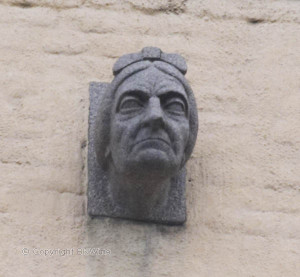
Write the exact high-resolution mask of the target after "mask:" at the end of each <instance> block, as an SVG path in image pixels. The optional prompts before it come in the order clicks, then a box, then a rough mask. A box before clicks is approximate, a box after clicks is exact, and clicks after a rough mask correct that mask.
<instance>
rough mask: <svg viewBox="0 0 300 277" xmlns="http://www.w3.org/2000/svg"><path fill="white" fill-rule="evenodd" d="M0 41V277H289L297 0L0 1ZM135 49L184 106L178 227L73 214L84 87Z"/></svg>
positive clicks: (299, 157)
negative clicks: (148, 52)
mask: <svg viewBox="0 0 300 277" xmlns="http://www.w3.org/2000/svg"><path fill="white" fill-rule="evenodd" d="M0 38H1V39H0V71H1V74H0V84H1V85H0V91H1V92H0V108H1V112H0V176H1V178H0V222H1V223H0V226H1V227H0V276H1V277H2V276H3V277H15V276H30V277H31V276H109V277H114V276H130V277H131V276H132V277H135V276H136V277H138V276H146V277H148V276H149V277H150V276H153V277H154V276H155V277H157V276H170V277H175V276H176V277H177V276H186V277H188V276H189V277H206V276H216V277H227V276H228V277H234V276H237V277H241V276H242V277H243V276H245V277H246V276H247V277H254V276H255V277H262V276H266V277H269V276H272V277H282V276H284V277H296V276H298V274H299V272H300V176H299V175H300V150H299V147H300V125H299V122H300V67H299V66H300V51H299V49H300V2H299V1H284V0H280V1H267V0H266V1H262V0H261V1H259V0H255V1H250V0H245V1H235V0H228V1H220V0H213V1H212V0H202V1H199V0H185V1H182V0H181V1H179V0H176V1H172V0H168V1H167V0H163V1H154V0H151V1H146V0H144V1H139V0H126V1H117V0H103V1H101V0H65V1H63V0H27V1H24V0H0ZM144 46H157V47H160V48H162V49H163V50H164V51H166V52H176V53H180V54H182V55H183V56H184V57H185V58H186V59H187V62H188V65H189V70H188V74H187V78H188V79H189V80H190V83H191V85H192V87H193V89H194V91H195V94H196V97H197V102H198V109H199V123H200V126H199V136H198V141H197V145H196V149H195V151H194V154H193V156H192V158H191V160H190V161H189V164H188V181H187V204H188V206H187V208H188V221H187V223H186V225H185V226H183V227H163V226H159V225H151V224H142V223H134V222H131V221H123V220H113V219H101V220H90V219H88V216H87V214H86V187H87V176H86V148H87V147H86V146H87V118H88V105H89V100H88V84H89V82H91V81H102V82H109V81H110V80H111V79H112V73H111V68H112V65H113V63H114V62H115V61H116V58H117V57H119V56H120V55H122V54H124V53H130V52H136V51H138V50H140V49H141V48H142V47H144ZM84 247H86V248H101V249H108V250H110V251H111V253H110V255H91V254H88V255H80V253H74V255H65V256H62V255H57V254H53V255H50V254H49V255H48V256H45V255H43V253H41V252H39V253H40V254H37V252H36V251H42V250H45V249H52V250H54V249H61V250H63V249H74V251H77V249H78V248H84ZM23 248H26V249H28V251H29V253H28V255H23V254H22V249H23ZM34 251H35V252H34ZM60 253H61V254H62V252H60ZM25 254H26V253H25Z"/></svg>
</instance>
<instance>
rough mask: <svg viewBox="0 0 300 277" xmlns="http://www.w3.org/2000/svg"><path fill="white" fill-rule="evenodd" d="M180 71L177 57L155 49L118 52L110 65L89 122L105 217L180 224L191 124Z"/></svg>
mask: <svg viewBox="0 0 300 277" xmlns="http://www.w3.org/2000/svg"><path fill="white" fill-rule="evenodd" d="M186 70H187V67H186V63H185V60H184V59H183V58H182V57H181V56H179V55H177V54H166V53H163V52H162V51H161V50H160V49H158V48H154V47H146V48H144V49H143V50H142V51H141V52H139V53H135V54H128V55H124V56H122V57H121V58H119V60H118V61H117V62H116V64H115V65H114V68H113V72H114V76H115V77H114V79H113V81H112V82H111V84H109V86H108V87H107V89H106V91H105V92H104V95H103V97H102V100H101V104H100V105H99V107H98V113H97V119H96V124H95V126H94V128H95V130H94V149H95V152H96V157H97V161H98V164H99V167H100V168H101V170H102V172H103V174H104V175H105V176H106V180H107V181H106V186H107V189H106V193H107V197H108V198H109V201H110V202H111V203H110V205H111V206H112V208H111V209H112V210H113V212H112V215H111V216H116V217H125V218H132V219H137V220H149V221H158V222H162V223H175V224H176V223H182V222H184V221H185V203H184V200H185V198H184V197H185V196H184V179H185V171H184V169H183V168H184V165H185V163H186V161H187V160H188V159H189V157H190V155H191V153H192V150H193V147H194V144H195V140H196V136H197V126H198V120H197V108H196V104H195V99H194V96H193V92H192V90H191V88H190V86H189V84H188V82H187V80H186V79H185V77H184V75H185V73H186ZM102 185H103V184H102ZM174 190H175V191H174ZM176 202H178V203H179V204H178V203H177V207H176Z"/></svg>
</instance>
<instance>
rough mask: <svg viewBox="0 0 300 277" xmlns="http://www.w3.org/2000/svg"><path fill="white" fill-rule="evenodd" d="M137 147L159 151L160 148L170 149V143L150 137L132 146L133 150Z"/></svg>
mask: <svg viewBox="0 0 300 277" xmlns="http://www.w3.org/2000/svg"><path fill="white" fill-rule="evenodd" d="M139 145H142V146H144V147H147V148H148V147H150V148H158V149H160V148H165V147H166V146H167V147H170V142H169V141H167V140H165V139H163V138H160V137H150V138H146V139H141V140H139V141H138V142H137V143H135V144H134V145H133V148H135V147H137V146H139Z"/></svg>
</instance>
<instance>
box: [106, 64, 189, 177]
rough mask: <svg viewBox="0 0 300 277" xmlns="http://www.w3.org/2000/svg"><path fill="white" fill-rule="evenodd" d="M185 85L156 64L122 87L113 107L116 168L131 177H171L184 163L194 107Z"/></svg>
mask: <svg viewBox="0 0 300 277" xmlns="http://www.w3.org/2000/svg"><path fill="white" fill-rule="evenodd" d="M188 103H189V102H188V99H187V95H186V92H185V89H184V87H183V86H182V84H181V83H180V82H179V81H178V80H177V79H176V78H174V77H172V76H170V75H168V74H165V73H163V72H162V71H160V70H159V69H157V68H156V67H155V66H150V67H149V68H147V69H145V70H143V71H140V72H138V73H135V74H133V75H131V76H130V77H128V78H127V79H125V81H124V82H123V83H122V84H121V85H120V86H119V87H118V89H117V91H116V94H115V98H114V102H113V105H112V115H111V128H110V143H109V150H110V153H111V158H112V159H111V166H114V167H115V169H116V170H117V171H118V172H120V173H122V174H125V175H126V176H128V177H130V176H131V175H134V176H136V175H139V174H140V175H141V176H144V178H145V176H146V177H147V176H148V177H149V178H163V177H167V178H169V177H171V176H172V175H174V174H176V173H177V172H178V170H179V169H180V168H181V166H182V162H183V160H184V152H185V147H186V145H187V142H188V138H189V104H188Z"/></svg>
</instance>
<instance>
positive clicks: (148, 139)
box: [135, 138, 170, 145]
mask: <svg viewBox="0 0 300 277" xmlns="http://www.w3.org/2000/svg"><path fill="white" fill-rule="evenodd" d="M146 141H149V142H151V141H153V142H164V143H166V144H167V145H170V143H169V142H167V141H166V140H165V139H163V138H147V139H142V140H140V141H138V142H137V143H136V144H135V145H138V144H140V143H142V142H146Z"/></svg>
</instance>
